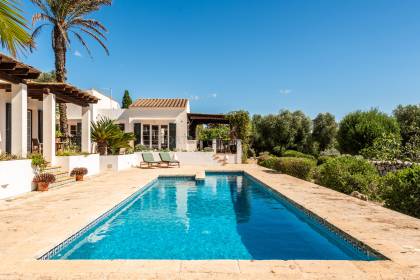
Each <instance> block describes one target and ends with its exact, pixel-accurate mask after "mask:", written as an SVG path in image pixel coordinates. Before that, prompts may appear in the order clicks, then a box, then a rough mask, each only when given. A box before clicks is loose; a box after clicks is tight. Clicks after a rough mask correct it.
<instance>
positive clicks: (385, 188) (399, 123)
mask: <svg viewBox="0 0 420 280" xmlns="http://www.w3.org/2000/svg"><path fill="white" fill-rule="evenodd" d="M249 142H250V148H249V150H248V153H250V154H251V155H252V156H254V157H257V156H256V155H258V157H257V163H258V164H259V165H261V166H264V167H267V168H270V169H274V170H276V171H279V172H281V173H284V174H289V175H291V176H295V177H298V178H301V179H304V180H308V181H312V182H315V183H317V184H319V185H322V186H325V187H328V188H331V189H334V190H336V191H339V192H342V193H345V194H349V195H352V196H355V197H358V198H361V199H364V200H371V201H374V202H377V203H380V204H381V205H384V206H385V207H388V208H390V209H394V210H396V211H400V212H402V213H405V214H408V215H411V216H414V217H418V218H419V217H420V105H407V106H402V105H400V106H398V107H397V108H395V110H394V111H393V114H392V115H387V114H385V113H383V112H380V111H379V110H377V109H371V110H369V111H355V112H352V113H349V114H347V115H346V116H345V117H344V118H343V119H342V120H341V121H340V122H339V123H338V122H336V120H335V117H334V116H333V115H332V114H330V113H320V114H318V116H316V118H315V119H314V120H311V119H310V118H309V117H308V116H306V115H305V114H304V113H303V112H301V111H296V112H290V111H287V110H283V111H280V112H279V113H278V114H275V115H274V114H272V115H266V116H261V115H254V116H253V117H252V120H251V131H250V134H249Z"/></svg>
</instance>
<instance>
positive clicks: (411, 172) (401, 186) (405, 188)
mask: <svg viewBox="0 0 420 280" xmlns="http://www.w3.org/2000/svg"><path fill="white" fill-rule="evenodd" d="M381 187H382V198H383V199H384V202H385V206H386V207H389V208H391V209H394V210H396V211H400V212H402V213H405V214H408V215H411V216H414V217H417V218H420V166H419V165H416V166H412V167H410V168H406V169H402V170H399V171H397V172H389V173H388V174H387V175H386V176H384V177H383V178H382V182H381Z"/></svg>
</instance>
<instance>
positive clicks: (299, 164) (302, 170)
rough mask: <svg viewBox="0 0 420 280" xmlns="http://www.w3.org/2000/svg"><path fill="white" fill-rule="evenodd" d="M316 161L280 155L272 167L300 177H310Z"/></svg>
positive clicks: (305, 178)
mask: <svg viewBox="0 0 420 280" xmlns="http://www.w3.org/2000/svg"><path fill="white" fill-rule="evenodd" d="M315 167H316V162H315V161H314V160H312V159H307V158H298V157H281V158H279V159H278V160H277V161H275V162H274V169H275V170H278V171H280V172H282V173H284V174H288V175H291V176H294V177H297V178H300V179H304V180H309V179H311V176H312V172H313V170H314V168H315Z"/></svg>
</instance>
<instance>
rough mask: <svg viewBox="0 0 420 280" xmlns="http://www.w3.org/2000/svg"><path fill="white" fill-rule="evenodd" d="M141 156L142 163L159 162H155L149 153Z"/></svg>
mask: <svg viewBox="0 0 420 280" xmlns="http://www.w3.org/2000/svg"><path fill="white" fill-rule="evenodd" d="M141 156H142V157H143V161H144V162H148V163H159V161H156V160H155V159H154V158H153V155H152V154H151V153H142V154H141Z"/></svg>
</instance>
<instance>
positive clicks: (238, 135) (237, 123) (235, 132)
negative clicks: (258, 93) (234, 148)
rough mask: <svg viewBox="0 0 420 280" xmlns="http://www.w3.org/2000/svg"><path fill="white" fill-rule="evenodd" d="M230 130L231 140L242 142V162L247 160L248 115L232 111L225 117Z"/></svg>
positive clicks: (248, 138) (249, 128) (249, 120)
mask: <svg viewBox="0 0 420 280" xmlns="http://www.w3.org/2000/svg"><path fill="white" fill-rule="evenodd" d="M226 119H227V120H229V123H230V129H231V138H233V139H241V142H242V162H243V163H246V161H247V159H248V150H249V140H250V134H251V119H250V117H249V113H248V112H247V111H244V110H239V111H233V112H230V113H228V114H227V115H226Z"/></svg>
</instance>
